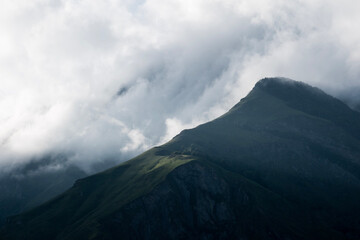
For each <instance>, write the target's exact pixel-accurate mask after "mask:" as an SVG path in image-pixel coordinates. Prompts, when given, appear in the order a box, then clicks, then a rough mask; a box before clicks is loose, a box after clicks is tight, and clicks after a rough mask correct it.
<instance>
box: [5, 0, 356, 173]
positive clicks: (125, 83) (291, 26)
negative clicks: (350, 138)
mask: <svg viewBox="0 0 360 240" xmlns="http://www.w3.org/2000/svg"><path fill="white" fill-rule="evenodd" d="M0 1H1V0H0ZM1 6H2V7H1V9H0V36H1V38H0V83H1V87H0V112H1V114H0V124H1V128H0V144H1V145H0V166H1V167H2V168H3V169H11V168H12V167H14V166H16V165H18V164H21V163H24V162H27V161H29V159H33V158H37V157H41V156H42V155H45V154H53V153H54V154H60V153H61V154H65V155H67V156H68V161H69V162H70V163H74V164H77V165H79V166H81V167H83V168H84V169H86V170H88V169H89V168H90V167H91V165H92V164H94V163H98V162H101V161H103V160H104V159H111V158H116V159H118V160H119V161H123V160H127V159H128V158H129V157H131V156H133V155H135V154H137V153H140V152H142V151H144V150H146V149H147V148H149V147H151V146H154V145H157V144H161V143H163V142H165V141H167V140H169V139H170V138H171V137H173V136H174V135H175V134H177V133H178V132H179V131H180V130H181V129H183V128H189V127H193V126H196V125H197V124H200V123H202V122H205V121H208V120H210V119H213V118H214V117H217V116H219V115H220V114H222V113H224V112H225V111H227V110H228V109H229V108H230V107H231V106H232V105H234V104H235V103H236V102H238V101H239V99H240V98H242V97H244V96H245V95H246V93H247V92H249V90H251V88H252V87H253V85H254V84H255V82H256V81H257V80H259V79H260V78H263V77H266V76H284V77H288V78H292V79H295V80H300V81H304V82H307V83H309V84H312V85H314V86H317V87H321V88H322V89H323V90H325V91H327V92H328V93H331V94H333V95H335V96H344V95H345V96H347V98H350V99H351V100H352V102H354V101H355V102H356V101H358V100H359V98H358V95H359V94H358V93H357V91H358V90H359V88H360V80H359V76H360V32H359V31H357V25H358V23H359V22H360V15H359V14H358V13H359V10H360V2H358V1H346V0H345V1H341V2H340V1H325V0H323V1H321V0H319V1H316V0H312V1H310V0H309V1H307V0H306V1H305V0H304V1H303V0H299V1H285V0H284V1H280V0H278V1H265V0H246V1H238V0H222V1H220V0H219V1H215V0H211V1H209V0H206V1H205V0H195V1H194V0H151V1H130V0H124V1H117V0H104V1H90V0H79V1H73V0H62V1H60V0H52V1H49V0H47V1H45V0H44V1H43V0H34V1H21V0H17V1H16V0H14V1H4V2H2V3H1ZM119 93H121V94H119Z"/></svg>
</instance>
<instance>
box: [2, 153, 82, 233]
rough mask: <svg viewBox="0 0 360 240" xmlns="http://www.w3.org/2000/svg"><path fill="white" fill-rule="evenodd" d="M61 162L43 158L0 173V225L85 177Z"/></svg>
mask: <svg viewBox="0 0 360 240" xmlns="http://www.w3.org/2000/svg"><path fill="white" fill-rule="evenodd" d="M65 162H66V160H65V159H64V157H61V156H46V157H42V158H41V159H34V160H33V161H30V162H29V163H26V164H24V165H22V166H19V167H17V168H16V169H14V170H12V171H10V172H2V173H1V174H0V226H1V225H2V224H3V223H4V222H5V220H6V217H8V216H10V215H15V214H19V213H20V212H23V211H24V210H28V209H31V208H33V207H35V206H37V205H40V204H41V203H44V202H46V201H48V200H49V199H51V198H53V197H55V196H57V195H59V194H60V193H62V192H64V191H65V190H67V189H68V188H69V187H71V186H72V185H73V184H74V182H75V180H76V179H78V178H82V177H85V176H87V174H86V173H85V172H84V171H82V170H81V169H79V168H78V167H76V166H64V165H65ZM59 166H63V167H62V168H59Z"/></svg>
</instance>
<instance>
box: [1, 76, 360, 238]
mask: <svg viewBox="0 0 360 240" xmlns="http://www.w3.org/2000/svg"><path fill="white" fill-rule="evenodd" d="M359 201H360V113H359V112H356V111H353V110H352V109H350V108H349V107H348V106H347V105H346V104H344V103H343V102H341V101H340V100H338V99H336V98H333V97H331V96H329V95H327V94H326V93H324V92H323V91H321V90H319V89H317V88H314V87H311V86H309V85H307V84H304V83H301V82H296V81H292V80H289V79H284V78H265V79H262V80H260V81H259V82H258V83H257V84H256V85H255V87H254V88H253V90H252V91H251V92H250V93H249V94H248V95H247V96H246V97H245V98H243V99H242V100H241V101H240V102H239V103H238V104H236V105H235V106H234V107H233V108H232V109H230V110H229V112H227V113H226V114H224V115H223V116H221V117H219V118H217V119H215V120H213V121H211V122H208V123H206V124H202V125H200V126H198V127H196V128H194V129H191V130H184V131H182V132H181V133H180V134H179V135H177V136H176V137H174V138H173V139H172V140H171V141H170V142H168V143H166V144H164V145H162V146H160V147H155V148H153V149H150V150H148V151H147V152H145V153H143V154H141V155H139V156H137V157H135V158H134V159H131V160H129V161H127V162H125V163H123V164H120V165H118V166H116V167H114V168H111V169H109V170H106V171H104V172H101V173H98V174H96V175H92V176H90V177H86V178H83V179H80V180H78V181H77V182H76V183H75V184H74V186H73V187H72V188H70V189H69V190H68V191H66V192H64V193H63V194H61V195H59V196H58V197H56V198H54V199H53V200H51V201H49V202H47V203H45V204H43V205H41V206H39V207H37V208H34V209H32V210H30V211H28V212H25V213H23V214H20V215H18V216H14V217H11V218H9V219H8V221H7V224H6V226H5V227H4V228H3V229H2V230H1V231H0V236H1V237H0V239H118V238H121V239H360V217H359V216H360V205H359Z"/></svg>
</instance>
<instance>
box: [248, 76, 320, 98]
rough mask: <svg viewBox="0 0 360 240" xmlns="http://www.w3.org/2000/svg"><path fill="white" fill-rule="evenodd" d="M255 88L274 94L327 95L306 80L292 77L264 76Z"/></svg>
mask: <svg viewBox="0 0 360 240" xmlns="http://www.w3.org/2000/svg"><path fill="white" fill-rule="evenodd" d="M254 89H262V90H265V91H266V92H268V93H270V94H272V95H278V94H281V95H283V96H284V95H289V94H294V93H295V92H297V94H299V93H302V94H305V93H306V94H311V95H318V96H319V95H323V96H325V95H327V94H326V93H324V92H323V91H322V90H320V89H318V88H316V87H312V86H310V85H308V84H306V83H304V82H300V81H295V80H292V79H290V78H284V77H272V78H263V79H261V80H259V81H258V82H257V83H256V85H255V87H254Z"/></svg>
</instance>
